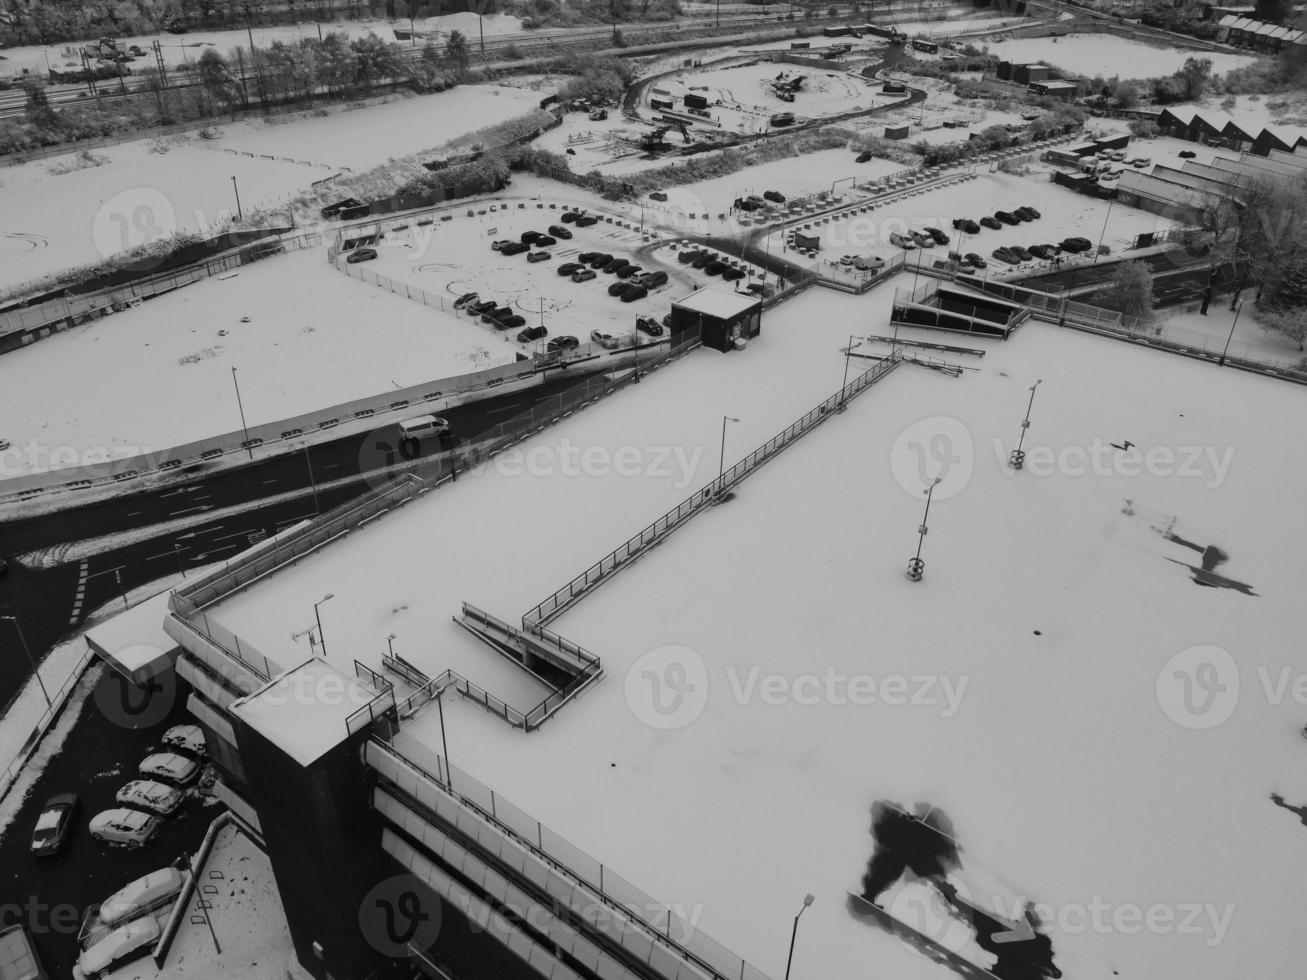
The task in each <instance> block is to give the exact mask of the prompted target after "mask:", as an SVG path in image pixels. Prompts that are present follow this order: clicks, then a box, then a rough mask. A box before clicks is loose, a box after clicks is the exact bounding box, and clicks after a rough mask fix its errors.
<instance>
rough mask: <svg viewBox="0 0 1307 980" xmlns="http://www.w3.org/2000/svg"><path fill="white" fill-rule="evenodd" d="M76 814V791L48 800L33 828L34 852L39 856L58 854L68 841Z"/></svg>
mask: <svg viewBox="0 0 1307 980" xmlns="http://www.w3.org/2000/svg"><path fill="white" fill-rule="evenodd" d="M76 814H77V796H76V794H74V793H60V794H59V795H58V796H52V797H50V799H48V800H46V803H45V806H43V807H41V813H40V815H39V816H38V817H37V818H36V826H35V827H33V828H32V853H33V854H35V855H36V856H37V857H49V856H50V855H52V854H58V853H59V851H60V850H62V848H63V846H64V844H66V843H68V835H69V833H71V832H72V829H73V817H74V816H75V815H76Z"/></svg>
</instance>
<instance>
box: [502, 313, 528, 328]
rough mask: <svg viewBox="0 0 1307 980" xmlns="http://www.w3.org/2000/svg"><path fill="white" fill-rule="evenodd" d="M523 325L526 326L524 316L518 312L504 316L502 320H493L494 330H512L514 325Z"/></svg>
mask: <svg viewBox="0 0 1307 980" xmlns="http://www.w3.org/2000/svg"><path fill="white" fill-rule="evenodd" d="M524 326H526V317H524V316H521V315H520V314H517V313H514V314H512V315H510V316H506V317H504V318H503V319H502V320H496V321H495V329H496V330H512V329H514V328H515V327H524Z"/></svg>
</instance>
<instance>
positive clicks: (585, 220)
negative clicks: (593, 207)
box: [576, 214, 599, 228]
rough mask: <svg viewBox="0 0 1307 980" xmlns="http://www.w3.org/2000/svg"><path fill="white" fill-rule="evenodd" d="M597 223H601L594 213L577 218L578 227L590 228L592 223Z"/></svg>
mask: <svg viewBox="0 0 1307 980" xmlns="http://www.w3.org/2000/svg"><path fill="white" fill-rule="evenodd" d="M597 224H599V219H598V218H596V217H595V216H594V215H593V214H583V215H581V216H580V217H579V218H577V219H576V226H577V227H578V228H589V227H590V226H591V225H597Z"/></svg>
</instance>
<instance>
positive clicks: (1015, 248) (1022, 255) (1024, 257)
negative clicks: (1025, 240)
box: [1008, 245, 1034, 262]
mask: <svg viewBox="0 0 1307 980" xmlns="http://www.w3.org/2000/svg"><path fill="white" fill-rule="evenodd" d="M1008 249H1009V251H1011V252H1013V253H1015V254H1016V256H1017V257H1018V258H1019V259H1021V261H1022V262H1029V261H1030V260H1031V259H1033V258H1034V256H1033V255H1032V254H1030V250H1029V249H1028V248H1026V247H1025V246H1022V245H1010V246H1008Z"/></svg>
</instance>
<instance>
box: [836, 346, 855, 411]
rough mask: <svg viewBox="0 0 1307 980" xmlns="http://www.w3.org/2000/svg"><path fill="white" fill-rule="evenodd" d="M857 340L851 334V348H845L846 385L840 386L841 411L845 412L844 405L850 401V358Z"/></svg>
mask: <svg viewBox="0 0 1307 980" xmlns="http://www.w3.org/2000/svg"><path fill="white" fill-rule="evenodd" d="M855 339H856V338H855V337H854V336H853V334H849V346H848V347H846V348H844V383H843V384H841V385H840V411H841V412H842V411H844V404H845V402H847V401H848V394H847V391H848V387H849V358H851V357H852V356H853V341H854V340H855Z"/></svg>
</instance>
